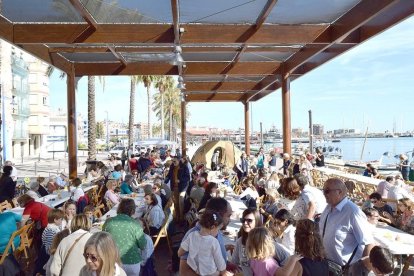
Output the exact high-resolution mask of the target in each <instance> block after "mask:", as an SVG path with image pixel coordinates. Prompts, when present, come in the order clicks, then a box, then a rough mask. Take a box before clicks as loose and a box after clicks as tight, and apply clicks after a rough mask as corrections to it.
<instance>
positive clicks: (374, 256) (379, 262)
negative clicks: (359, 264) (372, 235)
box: [369, 246, 394, 274]
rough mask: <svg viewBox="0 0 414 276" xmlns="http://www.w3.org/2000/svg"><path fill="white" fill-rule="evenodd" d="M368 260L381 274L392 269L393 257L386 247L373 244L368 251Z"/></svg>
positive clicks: (390, 271)
mask: <svg viewBox="0 0 414 276" xmlns="http://www.w3.org/2000/svg"><path fill="white" fill-rule="evenodd" d="M369 260H370V262H371V264H372V266H373V267H375V268H376V269H378V270H379V271H380V272H381V273H383V274H388V273H392V272H393V271H394V259H393V256H392V254H391V252H390V251H389V250H388V249H387V248H382V247H379V246H374V247H373V248H372V249H371V251H370V253H369Z"/></svg>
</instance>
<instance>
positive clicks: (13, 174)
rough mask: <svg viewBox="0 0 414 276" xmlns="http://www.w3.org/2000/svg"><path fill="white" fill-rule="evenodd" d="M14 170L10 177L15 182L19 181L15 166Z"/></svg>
mask: <svg viewBox="0 0 414 276" xmlns="http://www.w3.org/2000/svg"><path fill="white" fill-rule="evenodd" d="M12 168H13V170H12V171H11V174H10V177H11V178H12V179H13V181H16V180H17V169H16V167H15V166H12Z"/></svg>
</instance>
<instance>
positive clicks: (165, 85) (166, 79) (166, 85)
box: [153, 76, 175, 139]
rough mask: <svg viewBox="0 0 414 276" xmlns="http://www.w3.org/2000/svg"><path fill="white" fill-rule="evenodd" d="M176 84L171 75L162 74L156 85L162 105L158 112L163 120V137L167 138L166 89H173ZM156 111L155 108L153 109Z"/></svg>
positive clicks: (159, 117)
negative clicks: (165, 122)
mask: <svg viewBox="0 0 414 276" xmlns="http://www.w3.org/2000/svg"><path fill="white" fill-rule="evenodd" d="M174 86H175V83H174V79H173V78H172V77H171V76H160V77H159V78H158V79H157V81H156V82H155V87H156V88H158V91H159V96H160V101H161V106H160V108H159V109H158V110H159V112H158V113H157V114H156V115H157V117H158V119H160V121H161V138H162V139H165V133H164V131H165V124H164V121H165V115H164V114H165V112H164V111H165V109H164V93H165V91H166V90H170V89H173V88H174ZM154 96H155V95H154ZM153 110H154V111H156V110H155V108H154V109H153Z"/></svg>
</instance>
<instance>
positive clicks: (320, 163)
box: [315, 149, 325, 167]
mask: <svg viewBox="0 0 414 276" xmlns="http://www.w3.org/2000/svg"><path fill="white" fill-rule="evenodd" d="M315 164H316V167H325V155H323V152H321V150H320V149H316V158H315Z"/></svg>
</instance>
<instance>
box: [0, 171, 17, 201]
mask: <svg viewBox="0 0 414 276" xmlns="http://www.w3.org/2000/svg"><path fill="white" fill-rule="evenodd" d="M12 170H13V167H12V166H4V167H3V174H2V175H1V177H0V202H3V201H5V200H8V201H9V202H10V203H11V202H12V199H13V198H14V195H15V193H16V182H14V181H13V179H12V178H11V177H10V175H11V172H12Z"/></svg>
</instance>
